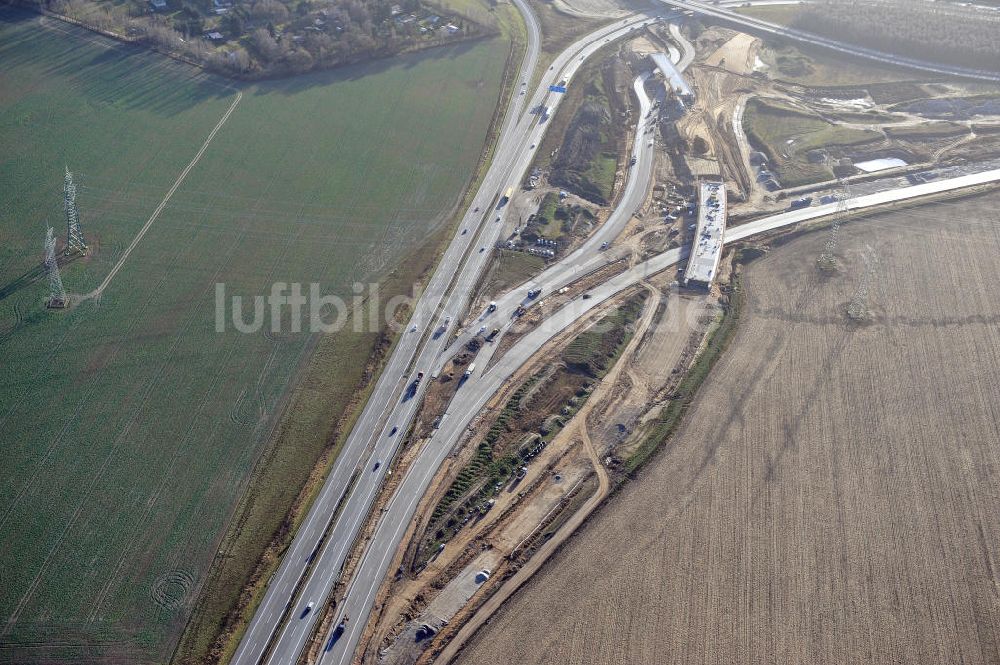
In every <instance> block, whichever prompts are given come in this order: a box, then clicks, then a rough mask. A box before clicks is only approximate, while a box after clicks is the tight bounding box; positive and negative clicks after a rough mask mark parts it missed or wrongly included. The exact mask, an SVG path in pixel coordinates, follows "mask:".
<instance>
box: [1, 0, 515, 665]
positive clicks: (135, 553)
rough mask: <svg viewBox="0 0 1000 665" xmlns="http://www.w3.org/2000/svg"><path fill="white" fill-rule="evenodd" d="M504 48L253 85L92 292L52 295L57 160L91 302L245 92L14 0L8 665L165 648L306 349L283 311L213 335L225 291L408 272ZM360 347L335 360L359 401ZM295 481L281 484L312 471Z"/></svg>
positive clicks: (5, 315)
mask: <svg viewBox="0 0 1000 665" xmlns="http://www.w3.org/2000/svg"><path fill="white" fill-rule="evenodd" d="M507 52H508V44H507V43H506V42H505V41H504V40H502V39H496V40H491V41H482V42H477V43H467V44H464V45H458V46H453V47H447V48H442V49H437V50H433V51H427V52H424V53H422V54H418V55H414V56H407V57H403V58H399V59H394V60H387V61H381V62H376V63H373V64H369V65H365V66H359V67H353V68H347V69H342V70H337V71H333V72H324V73H317V74H311V75H307V76H303V77H299V78H294V79H287V80H282V81H273V82H265V83H261V84H257V85H253V86H247V87H244V88H242V90H241V92H242V98H241V100H240V102H239V104H237V105H236V107H235V110H234V111H233V112H232V114H231V115H230V117H229V118H228V120H227V121H226V122H225V124H223V125H222V126H221V128H220V129H219V131H218V133H217V134H216V135H215V137H214V139H213V141H212V142H211V144H210V145H209V146H208V148H207V149H206V150H205V152H204V154H203V155H202V157H201V159H200V161H198V162H197V163H196V165H195V166H194V167H193V168H192V169H191V171H190V172H189V174H188V175H187V178H186V180H185V181H184V182H183V183H182V184H181V186H180V187H179V188H178V189H177V190H176V193H175V194H174V196H173V198H172V199H171V200H170V202H169V203H168V204H167V206H166V207H165V209H164V210H163V212H162V214H161V215H160V216H159V218H158V219H157V220H156V221H155V223H154V224H153V225H152V226H151V227H150V229H149V231H148V233H147V234H146V235H145V236H144V238H143V239H142V241H141V242H140V243H139V244H138V245H137V247H136V248H135V250H134V251H133V252H132V254H131V255H130V256H129V258H128V260H127V262H126V263H125V264H124V265H123V267H122V269H121V271H120V272H118V273H117V276H116V277H115V278H114V280H113V281H112V282H111V283H110V284H109V286H108V287H107V289H106V290H105V291H104V292H103V295H102V297H101V298H100V299H99V300H89V301H79V299H78V301H77V304H75V306H73V307H72V308H71V309H68V310H64V311H47V310H46V309H45V307H44V304H43V303H44V299H45V296H46V294H47V284H46V283H45V281H44V279H37V277H38V265H39V261H40V257H41V248H42V240H43V236H44V229H45V224H46V223H49V224H51V225H52V226H54V227H55V228H56V231H57V233H58V234H60V236H62V235H64V233H65V226H64V224H63V222H62V211H61V204H62V200H61V186H62V171H63V168H64V165H68V166H69V167H70V169H71V170H73V171H74V172H75V174H76V181H77V184H78V186H79V189H80V194H79V199H78V201H79V206H80V210H81V217H82V221H83V226H84V231H85V233H86V234H87V236H88V239H89V241H90V244H91V247H92V252H91V255H90V256H88V257H86V258H83V259H78V260H74V261H69V262H67V263H65V264H64V265H63V266H62V275H63V280H64V282H65V284H66V287H67V290H68V291H69V292H70V293H72V294H83V293H88V292H90V291H92V290H93V289H94V288H95V287H96V286H97V285H98V284H99V283H100V282H101V280H103V279H104V278H105V276H106V275H108V273H109V271H110V270H111V268H112V266H114V265H115V263H116V262H117V261H118V259H119V258H120V257H121V256H122V254H123V252H124V250H125V248H126V247H127V246H128V244H129V243H130V242H131V241H132V239H133V238H134V237H135V236H136V233H137V231H139V229H140V228H141V227H142V226H143V224H144V223H145V222H146V220H147V219H148V218H149V217H150V215H151V214H152V213H153V211H154V210H155V209H156V207H157V206H158V205H159V203H160V201H161V200H162V199H163V197H164V195H165V194H166V193H167V191H168V190H169V189H170V188H171V186H172V185H173V183H174V181H175V180H176V179H177V177H178V175H179V174H180V173H181V171H182V170H183V169H184V168H185V167H186V166H187V165H188V163H189V162H190V161H191V160H192V158H193V157H194V156H195V154H196V153H197V152H198V150H199V149H200V148H201V146H202V144H203V142H204V141H205V139H206V137H207V136H208V135H209V132H210V131H212V129H213V127H215V126H216V124H217V123H218V122H219V120H220V118H222V117H223V114H224V113H225V112H226V111H227V109H229V108H230V106H231V104H232V103H233V102H234V100H235V99H236V95H237V90H236V89H234V88H233V87H231V86H230V85H229V84H227V83H226V82H224V81H221V80H218V79H215V78H211V77H207V76H205V75H203V74H201V73H200V72H199V71H198V70H195V69H192V68H189V67H187V66H184V65H180V64H178V63H175V62H173V61H170V60H167V59H164V58H162V57H160V56H157V55H154V54H150V53H147V52H144V51H142V50H139V49H135V48H132V47H125V46H122V45H120V44H116V43H114V42H110V41H108V40H105V39H103V38H101V37H98V36H95V35H94V34H92V33H89V32H86V31H83V30H80V29H77V28H74V27H71V26H67V25H65V24H63V23H60V22H58V21H54V20H52V19H39V18H38V17H37V16H35V15H32V14H27V13H23V12H19V11H14V10H10V9H3V10H0V62H2V63H3V67H2V69H0V144H2V145H3V146H4V150H3V151H2V154H0V191H2V192H3V193H4V195H3V196H2V197H0V240H2V242H0V366H2V367H3V372H2V374H0V442H2V449H0V452H2V457H0V459H2V461H0V542H2V543H3V547H2V548H0V663H19V664H21V663H33V662H67V663H70V662H72V663H92V662H112V661H113V662H130V663H131V662H164V661H166V660H168V659H169V658H170V655H171V652H172V650H173V648H174V646H175V645H176V643H177V639H178V636H179V634H180V631H181V630H182V628H183V627H184V625H185V622H186V620H187V619H188V617H189V615H190V614H191V611H192V609H193V608H194V606H195V603H196V599H197V594H198V590H199V588H200V586H201V585H202V584H203V582H204V581H205V579H206V575H207V573H208V571H209V568H210V566H212V565H213V559H214V558H215V555H216V552H217V548H218V546H219V543H220V540H221V539H222V537H223V535H224V534H225V532H226V529H227V526H228V524H229V521H230V517H231V515H232V514H233V511H234V509H235V508H236V506H237V504H238V502H239V501H240V499H241V498H242V497H244V494H245V492H246V490H247V487H248V486H249V479H250V477H251V472H252V471H253V468H254V464H255V461H256V460H257V459H258V458H259V457H260V455H261V454H262V452H263V451H264V450H265V449H266V448H267V446H266V443H267V441H268V439H269V435H270V432H271V431H272V428H273V425H274V422H275V420H276V416H277V415H279V413H280V410H281V407H282V405H283V404H284V403H285V400H286V398H287V396H288V395H289V388H290V385H291V380H292V379H293V378H294V377H295V376H297V371H298V370H299V369H300V368H301V367H302V366H303V363H304V361H305V360H306V359H307V358H308V357H309V350H310V349H312V348H313V347H314V346H315V344H313V342H314V341H315V338H314V337H310V336H309V335H307V334H305V333H292V332H289V327H288V326H287V323H286V326H285V329H284V330H282V331H279V332H277V333H273V332H271V331H270V330H269V329H268V327H267V326H265V328H264V330H265V331H266V332H259V333H255V334H242V333H238V332H236V331H235V330H234V329H233V326H232V324H231V323H230V324H229V325H227V330H226V332H224V333H218V332H216V331H215V285H216V283H225V284H226V288H227V292H228V293H229V294H231V295H242V296H255V295H266V294H267V293H268V292H269V290H270V287H271V284H272V283H273V282H289V283H291V282H301V283H311V282H318V283H320V285H321V289H322V292H323V293H324V294H340V295H343V296H350V295H351V293H352V292H351V284H352V283H353V282H355V281H366V280H374V279H379V278H381V277H382V276H384V275H386V274H387V273H388V272H389V271H390V270H391V269H392V268H393V267H395V266H397V265H399V264H400V263H401V262H402V261H403V260H404V259H405V258H407V255H408V252H411V251H412V249H413V248H414V247H419V246H421V244H422V243H423V241H425V240H426V239H427V238H429V237H432V236H433V234H434V233H435V232H440V231H441V230H442V229H443V227H444V224H445V223H446V222H447V220H448V218H449V216H450V214H451V211H452V208H453V207H454V206H455V204H456V202H457V201H458V199H459V197H460V195H461V193H462V189H463V187H464V186H465V185H466V183H467V182H468V180H469V178H470V177H471V175H472V173H473V172H474V170H475V168H476V165H477V162H478V158H479V155H480V153H481V150H482V147H483V143H484V141H485V138H486V136H487V131H488V126H489V124H490V120H491V117H492V114H493V111H494V108H495V105H496V102H497V94H498V91H499V87H500V80H501V75H502V70H503V67H504V62H505V59H506V56H507ZM424 259H425V263H426V262H428V261H430V257H429V256H427V257H424ZM247 314H248V318H250V316H249V315H250V314H251V312H250V311H249V308H248V311H247ZM338 335H340V337H337V336H335V337H333V338H332V339H333V340H334V344H333V346H334V347H336V346H337V345H338V343H337V340H338V339H341V338H342V339H343V343H342V345H341V346H342V347H343V348H355V347H358V348H362V347H364V344H359V341H358V340H362V341H364V340H368V345H369V347H370V344H371V341H372V340H373V338H374V335H373V334H367V336H366V334H360V333H359V334H355V333H338ZM364 362H365V357H364V354H362V355H360V356H356V357H355V356H352V357H350V358H349V359H346V360H344V361H343V362H342V364H339V365H337V366H335V367H331V370H330V371H331V372H332V373H335V374H336V375H337V376H338V377H339V376H342V377H343V383H344V386H345V387H346V389H345V390H342V392H343V393H346V394H348V396H349V394H350V393H351V392H352V391H353V389H354V388H355V387H356V386H357V383H358V381H359V380H360V378H361V375H362V366H363V364H364ZM346 399H347V398H346V397H345V398H344V400H346ZM345 403H346V402H344V401H342V402H341V403H339V405H337V404H334V405H333V406H339V409H337V408H331V409H330V412H329V416H328V420H329V422H330V423H331V424H332V422H333V421H335V420H336V419H337V418H338V417H339V416H340V415H341V413H342V412H343V409H344V406H345ZM314 415H315V414H314ZM320 443H322V441H321V442H320ZM307 452H309V454H311V455H313V457H312V460H315V456H316V455H317V454H318V451H317V450H309V451H307ZM306 462H307V463H305V464H302V465H301V467H302V469H304V470H305V471H304V472H305V473H308V468H309V467H310V466H311V464H312V462H310V461H309V460H306ZM266 471H267V470H266V469H258V470H257V473H261V472H266ZM296 473H298V474H299V475H296V474H294V473H293V474H291V475H289V476H285V477H282V478H280V479H276V480H275V482H281V483H288V484H290V485H292V486H293V487H294V486H296V483H297V484H298V485H301V483H302V482H303V481H304V475H301V473H302V470H301V469H300V471H298V472H296ZM291 496H293V497H294V492H293V493H292V494H291ZM287 508H288V505H287V504H280V503H277V504H275V505H274V506H273V510H275V511H279V510H280V511H281V512H282V513H283V512H284V511H285V510H287ZM258 509H259V506H258ZM259 512H261V511H260V510H257V511H256V512H255V513H254V514H257V513H259ZM263 512H267V511H263ZM252 526H253V525H244V528H251V527H252ZM223 558H226V557H223ZM251 565H252V564H251Z"/></svg>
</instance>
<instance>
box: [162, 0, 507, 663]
mask: <svg viewBox="0 0 1000 665" xmlns="http://www.w3.org/2000/svg"><path fill="white" fill-rule="evenodd" d="M471 6H481V5H480V3H479V2H478V1H477V0H471V3H464V4H461V6H460V8H459V11H468V9H469V7H471ZM501 11H502V13H503V15H504V18H500V19H498V20H497V24H498V25H499V27H500V29H501V32H502V34H503V35H504V36H505V37H509V39H510V41H511V44H510V47H509V48H508V49H507V59H506V64H505V68H504V74H503V82H502V84H501V85H500V86H498V103H497V104H496V105H495V107H494V111H493V118H492V120H491V121H490V123H489V133H488V136H487V138H486V139H485V140H484V141H483V149H482V151H481V154H480V159H479V161H478V163H477V166H476V169H475V172H474V175H473V176H472V177H471V178H470V179H469V181H468V182H467V183H466V186H465V189H464V194H463V195H462V197H461V198H460V199H459V200H458V202H457V203H456V205H455V206H454V207H453V208H452V209H451V210H450V212H449V213H448V215H447V217H449V218H451V219H452V220H453V221H452V222H451V223H450V224H447V225H445V226H443V227H441V229H440V232H439V233H438V234H437V235H436V236H435V237H434V238H429V239H426V241H425V242H424V244H423V246H422V247H421V248H420V249H418V250H417V251H415V252H414V254H413V257H412V258H411V259H410V260H409V262H408V263H407V264H405V265H404V266H403V267H402V268H400V269H397V270H395V271H393V273H392V274H391V276H390V282H393V281H394V282H396V283H398V288H396V289H393V288H392V287H390V288H389V289H385V288H383V293H384V294H385V295H388V293H386V291H389V293H398V294H399V295H407V294H408V293H407V291H406V287H409V286H412V283H413V282H419V281H421V280H423V279H424V277H425V276H428V275H430V274H431V273H432V272H433V270H434V267H435V265H436V262H437V260H439V258H440V255H441V253H442V251H443V250H442V247H443V246H444V244H445V243H446V242H447V239H448V238H450V234H449V231H450V230H453V229H454V228H455V227H456V225H457V223H458V222H459V221H460V219H461V216H462V215H463V214H464V211H465V209H466V208H468V206H469V205H470V204H471V201H472V197H473V196H474V195H475V193H476V191H477V189H478V187H479V184H480V183H481V181H482V179H483V177H484V176H485V174H486V172H487V170H488V167H489V165H490V163H491V161H492V155H493V151H494V150H495V146H496V139H497V137H498V136H499V132H500V129H501V126H502V124H503V122H504V121H505V118H506V114H507V113H508V112H509V105H510V100H511V99H512V97H511V94H510V93H511V90H512V89H513V86H514V85H515V84H516V80H517V79H516V77H515V76H514V75H513V72H516V71H517V69H518V68H519V67H520V63H521V60H520V58H519V57H518V54H521V53H523V46H524V43H525V37H524V31H523V26H522V24H521V22H520V20H521V19H520V14H519V13H518V12H516V11H514V10H513V9H509V10H508V11H503V9H502V8H501ZM480 18H481V17H480ZM417 257H435V258H434V259H433V260H425V261H421V260H419V259H418V258H417ZM411 264H412V265H413V268H414V269H413V270H410V269H409V268H408V266H409V265H411ZM414 275H416V276H417V277H416V278H414ZM398 339H399V336H398V335H389V334H387V333H386V332H385V331H383V332H382V333H381V334H380V336H379V339H378V341H376V343H375V348H374V350H367V351H365V352H364V354H363V355H367V356H369V367H366V368H365V374H364V376H363V377H359V384H358V386H357V389H356V392H355V394H354V398H353V400H352V406H351V407H349V409H348V411H347V412H345V414H344V416H343V417H342V418H341V419H340V420H339V421H338V423H337V428H336V435H335V442H334V443H332V444H329V446H328V447H327V448H326V452H324V453H323V458H322V459H321V460H320V462H319V465H320V466H315V467H313V469H312V472H311V473H312V475H311V480H309V481H308V483H307V485H306V487H305V489H303V490H302V492H301V493H300V494H299V495H298V498H297V499H296V506H295V508H294V510H293V513H292V514H290V515H288V516H287V517H286V518H284V519H283V520H282V523H281V527H280V530H279V531H277V532H276V533H275V535H274V536H273V540H272V542H271V543H270V545H268V549H267V552H265V554H264V555H263V558H261V559H260V560H259V561H258V563H257V569H256V571H255V572H254V574H253V576H252V577H251V578H249V579H248V580H246V581H243V582H242V584H245V585H246V586H244V587H243V597H242V599H241V601H240V605H239V606H236V607H222V608H217V609H216V610H215V611H212V612H206V613H205V616H204V617H203V619H202V621H201V622H200V624H201V625H200V627H195V626H193V625H191V626H189V632H190V633H192V634H191V635H190V637H189V635H187V634H186V635H185V638H186V639H189V640H190V645H191V646H190V647H189V648H185V649H179V650H178V651H177V653H175V656H174V662H177V663H181V662H186V660H185V659H188V658H190V657H192V654H201V653H204V652H205V651H206V647H205V644H206V640H211V641H212V644H213V646H212V647H211V650H210V652H209V653H211V654H212V655H213V657H215V656H218V655H219V654H221V656H220V658H221V660H222V661H226V660H228V659H229V658H231V657H232V654H233V653H234V652H235V650H236V648H237V647H238V645H239V640H240V639H241V638H242V636H243V634H244V631H245V629H246V625H247V622H248V621H249V620H250V618H251V617H252V615H253V612H254V611H255V610H256V608H257V606H258V604H259V603H260V601H261V600H262V598H263V593H264V591H265V590H266V582H267V580H268V578H269V577H270V575H271V574H273V572H274V571H275V570H277V568H278V566H279V565H280V562H281V551H282V550H283V549H284V548H286V547H287V546H288V543H289V542H290V541H291V538H292V537H293V535H294V533H295V530H296V529H297V527H298V524H299V522H300V521H301V520H302V519H304V518H305V516H306V515H307V513H308V511H309V509H310V507H311V506H312V502H313V500H314V499H315V497H316V495H317V494H318V492H319V490H320V489H321V488H322V483H323V478H324V477H325V475H326V473H327V472H328V470H329V468H330V467H331V466H332V464H333V462H334V460H335V459H336V455H337V454H339V450H340V447H341V446H342V445H343V442H344V441H345V440H346V438H347V436H348V435H349V434H350V431H351V429H352V428H353V425H354V422H355V420H356V418H357V417H358V416H360V413H361V411H362V409H363V407H364V405H365V402H366V401H367V398H368V396H369V395H370V393H371V390H372V389H373V388H374V386H375V384H376V382H377V380H378V378H379V376H380V374H381V371H382V367H383V365H384V362H385V361H386V360H387V359H388V358H389V357H390V356H391V354H392V351H393V349H394V348H395V345H396V343H397V342H398ZM317 353H318V354H322V355H326V356H328V357H329V358H342V359H343V358H348V357H351V354H349V353H345V352H344V349H343V346H342V345H341V344H338V343H336V342H335V341H334V339H332V338H331V339H329V340H326V339H324V340H321V341H320V343H319V345H318V350H317ZM342 362H343V360H341V361H340V362H331V361H330V360H321V361H316V362H310V364H309V366H308V367H307V368H306V369H305V370H304V371H305V372H306V376H307V377H308V378H307V382H308V383H309V384H316V385H317V386H318V385H320V384H327V383H329V382H331V381H332V382H333V383H335V384H337V385H340V384H339V383H338V382H337V381H336V379H335V377H336V376H337V375H338V374H339V371H338V370H339V367H341V363H342ZM314 392H315V391H314V390H310V391H309V393H310V394H312V393H314ZM303 397H304V399H308V400H309V401H310V402H312V403H315V404H316V405H317V408H318V405H321V404H323V403H325V402H326V401H329V400H328V399H324V398H323V397H322V396H318V395H313V396H312V397H305V396H303ZM291 408H293V409H298V410H303V409H308V413H307V414H306V415H305V417H303V416H302V415H301V414H299V415H295V414H292V415H288V416H287V417H286V422H284V423H283V424H282V426H281V433H280V435H279V436H281V437H282V438H283V439H296V438H299V439H302V438H315V437H312V436H311V435H310V434H309V433H308V432H309V428H308V427H307V426H306V419H307V418H308V419H312V418H318V419H319V420H320V421H321V423H320V424H318V425H317V429H316V431H318V432H320V434H321V435H323V434H322V433H323V431H324V430H323V424H322V423H325V422H326V419H328V409H322V410H317V411H314V410H313V409H312V407H302V405H301V404H300V403H299V402H298V401H296V402H295V403H293V404H292V405H291ZM289 445H291V444H287V443H280V442H279V443H277V444H275V447H276V448H277V449H284V448H288V447H289ZM282 457H284V458H287V457H288V456H287V455H284V456H282ZM287 463H288V461H287V460H286V464H287ZM268 466H270V464H268ZM261 482H262V484H264V489H267V486H266V483H264V481H263V480H262V481H261ZM256 503H258V500H256V499H255V500H254V501H253V502H252V504H253V505H251V506H250V507H249V508H248V509H249V510H251V511H253V512H255V513H259V509H258V508H257V507H256ZM256 519H262V515H257V517H256ZM232 537H233V538H235V539H236V540H237V541H245V540H246V539H247V538H249V537H250V536H248V533H247V531H246V530H244V529H236V533H235V534H234V535H232ZM267 537H269V538H270V537H271V536H267ZM258 540H259V538H258ZM231 549H232V551H234V552H236V553H237V554H235V555H234V556H243V555H242V552H243V551H244V550H245V549H246V548H245V547H241V546H240V545H238V544H234V545H233V547H232V548H231ZM235 583H237V582H236V581H235V580H230V582H229V584H230V585H232V584H235ZM218 600H219V599H218V598H216V597H214V596H213V595H212V594H203V596H202V602H204V603H215V604H218ZM220 611H221V612H222V614H224V616H225V621H224V623H222V622H220V624H219V625H215V624H212V623H211V621H210V619H211V617H213V616H218V615H219V614H220ZM192 624H193V622H192Z"/></svg>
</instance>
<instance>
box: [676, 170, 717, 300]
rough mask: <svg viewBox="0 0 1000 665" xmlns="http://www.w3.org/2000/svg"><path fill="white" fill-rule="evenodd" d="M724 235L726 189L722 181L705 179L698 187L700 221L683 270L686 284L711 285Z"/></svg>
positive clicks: (707, 286) (706, 286)
mask: <svg viewBox="0 0 1000 665" xmlns="http://www.w3.org/2000/svg"><path fill="white" fill-rule="evenodd" d="M725 235H726V188H725V186H724V185H723V184H722V183H721V182H703V183H701V184H700V185H699V187H698V222H697V226H696V227H695V232H694V240H693V241H692V244H691V252H690V255H689V256H688V262H687V269H686V270H685V271H684V285H685V286H700V287H702V288H706V289H707V288H711V286H712V281H713V280H715V277H716V275H717V274H718V269H719V261H720V260H721V259H722V242H723V238H724V237H725Z"/></svg>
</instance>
